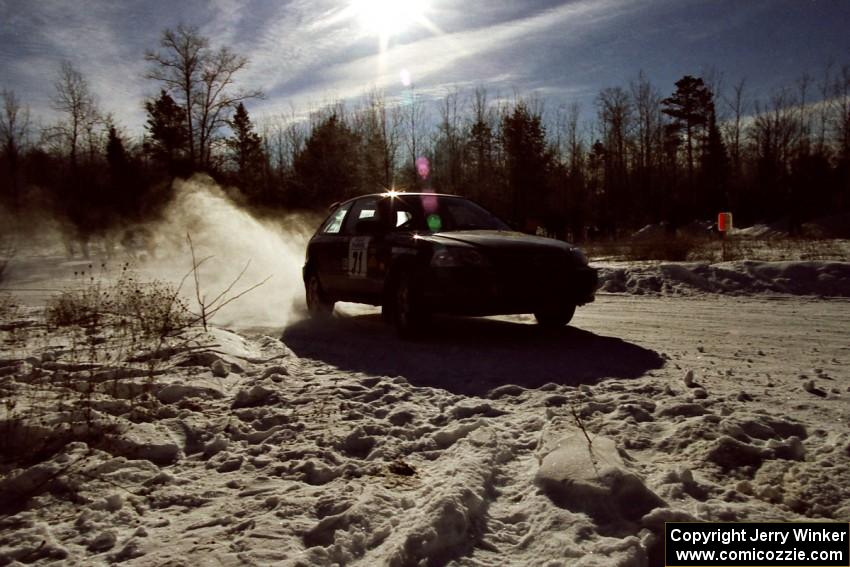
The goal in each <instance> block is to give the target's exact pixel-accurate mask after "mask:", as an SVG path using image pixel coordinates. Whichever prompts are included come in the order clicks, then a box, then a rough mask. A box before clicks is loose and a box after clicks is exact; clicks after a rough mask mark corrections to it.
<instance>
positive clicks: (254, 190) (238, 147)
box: [227, 102, 264, 197]
mask: <svg viewBox="0 0 850 567" xmlns="http://www.w3.org/2000/svg"><path fill="white" fill-rule="evenodd" d="M230 129H231V130H232V131H233V136H232V137H230V138H228V140H227V147H228V149H229V150H230V158H231V160H232V161H233V163H234V164H235V165H236V176H237V183H238V184H239V186H240V188H241V189H242V190H243V191H244V192H245V193H246V194H251V195H253V196H255V197H259V195H258V194H259V193H261V192H262V191H261V189H262V187H261V184H262V174H263V160H264V156H263V145H262V140H261V139H260V136H259V135H258V134H257V133H256V132H254V125H253V124H252V123H251V118H250V117H249V116H248V111H247V110H246V109H245V105H244V104H242V103H241V102H240V103H239V104H238V105H237V106H236V111H235V112H234V113H233V118H232V119H231V120H230Z"/></svg>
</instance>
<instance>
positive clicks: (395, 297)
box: [390, 272, 428, 338]
mask: <svg viewBox="0 0 850 567" xmlns="http://www.w3.org/2000/svg"><path fill="white" fill-rule="evenodd" d="M422 303H423V302H422V293H421V290H420V288H419V286H418V285H417V284H416V281H415V279H414V278H413V276H412V275H411V274H410V273H408V272H403V273H401V274H400V275H399V277H398V279H397V280H396V283H395V286H394V288H393V292H392V296H391V310H390V316H391V317H392V321H393V324H394V325H395V328H396V330H397V331H398V334H399V336H401V337H404V338H409V337H413V336H416V335H417V334H418V333H420V332H421V331H422V328H423V327H424V326H425V322H426V321H427V318H428V317H427V313H426V311H425V309H424V306H423V305H422Z"/></svg>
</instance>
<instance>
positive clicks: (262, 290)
mask: <svg viewBox="0 0 850 567" xmlns="http://www.w3.org/2000/svg"><path fill="white" fill-rule="evenodd" d="M174 190H175V197H174V200H173V201H172V202H171V203H170V204H169V205H168V206H167V208H166V210H165V212H164V213H163V216H162V220H160V221H158V222H156V223H154V224H153V225H149V226H148V229H149V230H150V231H152V232H153V240H154V245H153V250H152V255H151V256H152V257H151V259H150V260H149V261H148V262H146V263H145V265H143V266H141V271H142V272H143V273H146V274H150V275H153V276H155V277H160V278H164V279H168V280H172V281H175V280H176V281H179V280H180V278H182V277H183V276H184V275H185V274H187V273H189V272H190V271H191V269H192V257H191V253H190V249H189V244H188V242H187V239H186V235H187V234H189V235H191V238H192V243H193V246H194V249H195V256H196V258H197V259H198V260H201V259H202V258H205V257H208V256H209V257H210V259H209V260H207V261H206V262H204V263H203V264H202V265H201V266H200V268H199V269H198V276H199V280H200V290H201V295H202V296H205V297H206V299H207V301H211V300H212V299H213V298H215V297H216V296H217V295H218V294H219V293H221V292H222V291H223V290H225V289H226V288H227V287H228V286H230V285H231V284H232V283H233V281H234V280H235V279H236V278H237V277H238V276H239V273H240V272H241V271H242V269H243V268H245V266H246V264H247V265H248V268H247V269H246V270H245V273H244V275H243V276H242V277H241V279H240V280H239V281H238V282H237V283H236V284H235V285H234V286H233V289H232V290H231V291H230V292H229V294H228V296H229V297H232V296H234V295H236V294H238V293H240V292H241V291H243V290H245V289H247V288H249V287H251V286H252V285H254V284H257V283H259V282H262V281H263V280H265V279H266V278H269V279H268V281H266V282H265V283H264V284H263V285H261V286H260V287H258V288H257V289H255V290H253V291H251V292H249V293H247V294H245V295H244V296H242V297H240V298H239V299H237V300H235V301H234V302H233V303H231V304H229V305H227V306H225V307H224V308H223V309H221V311H219V312H218V313H217V314H216V315H215V317H214V318H213V319H212V323H213V324H217V325H229V326H237V327H248V326H282V325H286V324H287V323H289V322H291V321H293V320H294V319H295V318H297V317H298V315H297V314H298V312H299V311H303V307H301V306H300V305H299V304H303V295H304V286H303V283H302V280H301V266H302V265H303V263H304V250H305V247H306V243H307V240H308V239H309V237H310V234H311V233H312V230H313V228H314V227H313V226H312V224H315V221H316V220H317V219H308V218H307V217H305V216H302V215H297V214H287V215H283V216H282V217H281V218H280V219H279V220H276V219H275V220H269V221H263V220H259V219H257V218H255V217H254V216H252V215H251V214H250V213H249V212H247V211H246V210H244V209H241V208H240V207H238V206H237V205H236V204H235V203H234V202H233V201H232V200H231V199H230V198H229V197H228V196H227V194H226V193H225V192H224V191H223V190H222V188H221V187H219V186H218V185H217V184H216V183H215V182H214V181H213V180H212V179H210V178H209V177H207V176H204V175H196V176H194V177H192V178H191V179H189V180H178V181H176V182H175V184H174ZM311 221H312V223H311ZM183 292H184V294H185V295H186V297H187V299H188V300H189V304H190V306H191V307H192V308H193V309H194V308H195V307H197V301H196V299H195V282H194V278H192V277H191V276H190V277H189V278H187V279H186V281H185V282H184V284H183Z"/></svg>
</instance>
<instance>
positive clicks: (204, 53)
mask: <svg viewBox="0 0 850 567" xmlns="http://www.w3.org/2000/svg"><path fill="white" fill-rule="evenodd" d="M145 59H146V60H147V62H148V64H149V68H148V69H149V71H148V73H147V78H148V79H149V80H150V81H151V84H152V85H153V84H155V85H157V86H158V94H157V96H156V97H154V98H151V99H149V100H146V101H144V103H143V104H144V108H145V112H146V124H145V127H144V132H142V133H137V134H135V135H134V134H132V133H130V132H128V131H127V130H126V129H124V128H122V127H121V126H120V125H119V124H118V123H117V121H116V120H115V118H114V117H113V116H111V115H109V114H105V113H104V112H103V111H102V109H101V106H100V104H99V102H98V99H97V97H96V96H95V93H93V92H92V90H91V88H90V86H89V84H88V82H87V81H86V78H85V77H84V76H83V75H82V74H81V73H80V72H79V70H78V69H77V68H76V67H75V66H74V65H73V64H71V63H69V62H64V63H62V64H61V66H60V68H59V70H58V73H57V74H56V77H55V81H54V85H53V91H54V96H53V100H52V102H53V108H54V110H56V111H57V113H58V114H59V116H60V117H61V119H60V120H58V121H57V122H56V123H54V124H51V125H49V126H46V127H42V128H39V129H37V128H35V127H34V121H33V120H32V117H31V116H30V113H29V110H28V107H27V105H26V104H25V101H22V100H20V98H19V96H18V95H17V94H16V93H15V92H13V91H11V90H3V91H2V93H0V95H2V103H3V107H2V109H0V142H2V149H1V150H0V198H2V202H3V205H4V206H5V207H7V208H8V209H10V210H12V211H15V212H27V211H32V210H36V209H39V210H40V209H44V210H47V211H49V212H51V213H52V214H54V215H55V216H56V217H57V218H61V219H64V220H65V221H67V223H68V225H69V226H72V227H74V229H75V230H77V231H78V233H79V235H80V236H82V237H85V236H87V235H89V234H91V233H92V232H96V231H98V230H101V229H104V228H108V227H115V226H119V227H120V226H121V225H122V224H124V223H129V222H135V221H141V220H144V219H147V218H150V217H151V216H153V215H156V213H157V211H158V210H160V209H161V208H162V207H163V206H166V205H167V204H168V202H169V200H170V198H171V196H172V195H171V192H172V188H171V182H172V181H173V179H174V178H175V177H178V176H179V177H186V176H189V175H191V174H193V173H195V172H206V173H208V174H210V175H212V176H213V177H214V178H215V179H216V180H217V181H219V182H220V183H223V184H226V185H228V186H232V187H234V188H235V191H236V192H237V194H236V197H238V198H239V199H241V200H242V202H243V203H244V204H245V205H246V206H250V207H257V208H263V209H264V210H266V211H269V210H270V211H274V210H277V209H294V208H302V209H323V208H325V207H326V206H327V205H329V204H330V203H332V202H333V201H337V200H340V199H343V198H346V197H351V196H354V195H358V194H363V193H370V192H376V191H382V190H385V189H389V188H395V189H399V190H409V191H415V190H427V191H437V192H444V193H456V194H462V195H466V196H468V197H471V198H473V199H476V200H477V201H479V202H480V203H482V204H483V205H485V206H487V207H488V208H490V209H492V210H494V211H495V212H496V213H497V214H499V215H501V216H502V217H503V218H505V219H506V220H509V221H512V222H513V223H514V224H515V225H516V226H518V227H521V228H523V229H525V230H528V231H543V232H545V233H547V234H550V235H553V236H558V237H562V238H568V239H572V240H577V241H581V240H584V239H587V238H589V237H594V236H622V235H625V234H628V233H630V232H631V231H633V230H634V229H636V228H639V227H641V226H643V225H645V224H648V223H665V224H666V225H667V226H668V227H669V228H670V229H671V230H673V229H675V228H676V227H678V226H682V225H684V224H687V223H689V222H691V221H693V220H706V219H712V218H714V217H715V216H716V214H717V212H719V211H722V210H723V211H725V210H729V211H732V212H733V213H734V214H735V217H736V224H749V223H753V222H756V221H768V222H770V221H777V220H784V221H785V222H787V225H788V228H789V230H790V231H791V232H792V233H794V232H795V231H799V230H800V227H801V224H802V222H803V221H805V220H808V219H811V218H814V217H819V216H824V215H829V214H832V213H836V212H840V211H846V210H847V209H848V207H850V66H846V65H845V66H843V67H841V68H837V67H834V66H826V67H825V68H824V69H822V70H819V76H818V77H816V78H815V77H813V76H811V75H808V74H806V75H803V76H802V77H800V78H799V79H798V80H797V81H796V82H795V83H794V85H792V86H789V87H788V88H785V89H782V90H780V91H778V92H776V93H774V94H773V95H772V96H770V97H769V98H768V100H766V101H765V100H753V99H752V98H751V97H750V96H749V91H748V90H747V86H746V82H745V81H744V80H740V81H738V82H737V83H735V84H733V85H731V86H726V85H724V84H723V80H722V77H721V75H720V74H719V73H717V72H712V73H709V74H707V76H703V77H696V76H684V77H682V78H681V79H680V80H679V81H677V82H676V83H675V84H674V85H668V86H666V87H658V86H656V85H653V84H652V83H651V82H650V80H649V79H648V78H647V77H646V76H645V75H644V74H643V73H640V74H638V76H637V77H635V78H634V79H632V80H630V81H628V83H627V84H626V85H624V86H614V87H610V88H605V89H603V90H602V91H600V92H599V93H598V95H597V97H596V99H595V104H594V107H593V108H591V109H582V108H581V107H580V106H579V105H578V104H576V103H574V104H570V105H564V106H557V107H555V108H553V107H552V106H550V107H549V108H547V107H546V104H544V101H542V100H540V99H537V98H534V97H523V96H518V95H515V96H513V97H509V98H501V97H494V96H493V95H491V94H490V93H488V91H487V90H486V88H485V87H479V88H477V89H475V90H474V91H473V92H463V91H460V90H457V89H447V90H446V91H445V92H444V93H443V94H441V95H434V94H433V93H429V94H423V93H420V92H418V91H417V90H416V88H415V87H414V86H413V85H410V86H408V87H406V89H405V91H404V92H403V94H402V95H401V96H400V97H398V98H390V97H388V96H386V95H385V94H384V93H382V92H380V91H378V90H373V91H371V92H369V93H367V94H366V95H364V96H363V97H362V98H361V99H360V100H359V101H357V102H355V103H348V104H346V103H342V102H339V103H332V104H328V105H325V106H323V107H321V108H319V109H318V110H315V111H313V112H310V113H308V114H307V115H305V116H303V117H302V116H300V115H298V114H297V113H296V112H294V111H293V112H292V113H291V114H290V115H285V116H284V115H281V116H274V117H265V118H264V120H263V121H262V124H259V125H258V124H257V123H256V122H255V121H254V120H253V119H252V117H251V116H250V115H249V112H248V106H250V104H251V101H253V100H255V99H257V98H259V97H262V96H263V94H262V93H261V92H258V91H246V90H243V89H239V88H238V87H237V84H236V77H237V75H238V74H239V72H240V71H241V70H242V69H243V68H244V67H245V65H246V64H247V60H246V59H245V58H244V57H241V56H239V55H238V54H236V53H234V52H233V51H232V50H231V49H230V48H228V47H217V48H213V47H212V46H211V43H210V41H209V39H208V38H206V37H203V36H202V35H200V34H199V32H198V30H197V29H195V28H191V27H186V26H183V25H180V26H177V27H176V28H174V29H166V30H165V31H163V33H162V36H161V41H160V44H159V46H158V48H157V49H154V50H151V51H149V52H148V53H146V54H145ZM549 104H551V103H549ZM583 112H584V114H583Z"/></svg>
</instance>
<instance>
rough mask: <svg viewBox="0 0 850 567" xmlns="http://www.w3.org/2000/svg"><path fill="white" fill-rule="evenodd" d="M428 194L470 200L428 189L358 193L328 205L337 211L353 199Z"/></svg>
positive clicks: (329, 208)
mask: <svg viewBox="0 0 850 567" xmlns="http://www.w3.org/2000/svg"><path fill="white" fill-rule="evenodd" d="M426 195H427V196H429V197H454V198H457V199H466V200H469V199H467V198H466V197H464V196H463V195H450V194H448V193H430V192H427V191H414V192H407V191H395V192H393V191H385V192H383V193H367V194H365V195H357V196H356V197H352V198H350V199H346V200H345V201H337V202H336V203H334V204H332V205H331V206H330V207H328V210H330V211H335V210H336V209H338V208H339V207H341V206H343V205H345V204H346V203H351V202H352V201H357V200H358V199H365V198H367V197H380V198H383V199H386V198H387V197H392V196H395V197H401V196H405V197H407V196H411V197H421V196H426Z"/></svg>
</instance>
